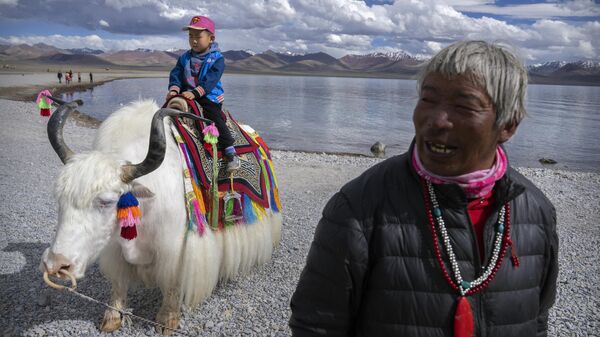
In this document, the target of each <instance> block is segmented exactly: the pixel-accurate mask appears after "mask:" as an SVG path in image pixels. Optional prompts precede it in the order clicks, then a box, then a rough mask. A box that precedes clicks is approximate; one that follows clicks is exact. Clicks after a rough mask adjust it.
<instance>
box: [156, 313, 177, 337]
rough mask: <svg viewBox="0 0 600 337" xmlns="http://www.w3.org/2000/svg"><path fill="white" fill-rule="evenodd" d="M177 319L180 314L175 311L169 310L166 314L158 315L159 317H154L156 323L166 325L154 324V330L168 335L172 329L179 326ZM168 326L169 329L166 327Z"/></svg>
mask: <svg viewBox="0 0 600 337" xmlns="http://www.w3.org/2000/svg"><path fill="white" fill-rule="evenodd" d="M179 319H180V315H179V313H176V312H171V313H167V314H166V315H164V316H163V315H159V317H157V318H156V320H157V321H158V323H160V324H162V325H164V326H166V328H165V327H163V326H158V325H157V326H156V332H157V333H159V334H162V335H165V336H168V335H170V334H172V333H173V330H175V329H177V328H178V327H179ZM168 328H169V329H168Z"/></svg>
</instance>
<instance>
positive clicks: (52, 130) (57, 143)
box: [47, 96, 83, 164]
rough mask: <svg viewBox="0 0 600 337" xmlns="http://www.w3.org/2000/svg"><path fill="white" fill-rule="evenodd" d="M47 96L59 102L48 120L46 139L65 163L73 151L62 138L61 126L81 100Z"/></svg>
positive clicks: (80, 103)
mask: <svg viewBox="0 0 600 337" xmlns="http://www.w3.org/2000/svg"><path fill="white" fill-rule="evenodd" d="M47 97H48V98H50V99H51V100H53V101H54V102H56V103H59V104H60V106H59V107H58V109H56V111H55V112H54V113H53V114H52V117H50V120H49V121H48V127H47V132H48V140H50V144H51V145H52V148H53V149H54V151H55V152H56V154H57V155H58V157H59V158H60V160H61V161H62V162H63V164H66V163H67V161H68V160H69V158H71V157H72V156H73V155H74V154H75V153H74V152H73V151H71V149H70V148H69V147H68V146H67V144H66V143H65V139H64V138H63V127H64V126H65V122H66V121H67V118H69V114H71V112H73V110H75V109H77V107H78V106H79V105H83V101H81V100H79V99H78V100H76V101H73V102H65V101H63V100H60V99H58V98H54V97H52V96H47Z"/></svg>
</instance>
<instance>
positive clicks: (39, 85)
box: [0, 69, 168, 102]
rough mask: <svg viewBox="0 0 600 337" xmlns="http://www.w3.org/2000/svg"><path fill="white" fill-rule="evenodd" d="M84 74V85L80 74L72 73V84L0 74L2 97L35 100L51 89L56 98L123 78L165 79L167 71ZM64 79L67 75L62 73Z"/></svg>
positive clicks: (45, 76) (49, 76) (50, 76)
mask: <svg viewBox="0 0 600 337" xmlns="http://www.w3.org/2000/svg"><path fill="white" fill-rule="evenodd" d="M86 70H87V71H85V72H82V73H81V82H78V81H77V72H76V71H74V72H73V77H74V79H73V81H72V82H71V83H70V84H66V83H65V79H64V77H63V79H62V83H58V78H57V76H56V72H54V71H53V72H44V73H41V72H0V98H3V99H9V100H15V101H26V102H27V101H32V100H34V99H35V98H36V96H37V94H38V93H39V92H40V91H42V90H44V89H49V90H50V92H52V94H54V95H60V94H62V93H65V92H75V91H84V90H86V89H89V88H92V87H94V86H98V85H101V84H103V83H106V82H109V81H114V80H116V79H124V78H140V77H165V76H167V74H168V73H167V72H165V71H161V72H158V71H122V70H105V69H92V70H89V69H86ZM90 72H92V74H93V82H90V79H89V73H90ZM63 76H64V74H63Z"/></svg>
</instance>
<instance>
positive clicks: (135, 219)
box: [117, 192, 142, 240]
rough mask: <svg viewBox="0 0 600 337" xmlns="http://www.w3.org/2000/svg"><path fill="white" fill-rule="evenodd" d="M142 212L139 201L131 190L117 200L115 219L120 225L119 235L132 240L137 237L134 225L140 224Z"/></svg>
mask: <svg viewBox="0 0 600 337" xmlns="http://www.w3.org/2000/svg"><path fill="white" fill-rule="evenodd" d="M141 216H142V213H141V211H140V208H139V202H138V200H137V199H136V197H135V196H134V195H133V193H131V192H127V193H125V194H123V195H121V197H120V198H119V202H117V221H118V223H119V226H121V237H123V238H124V239H127V240H133V239H135V238H136V237H137V228H136V226H137V225H139V224H140V219H141Z"/></svg>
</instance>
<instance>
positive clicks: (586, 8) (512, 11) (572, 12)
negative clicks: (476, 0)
mask: <svg viewBox="0 0 600 337" xmlns="http://www.w3.org/2000/svg"><path fill="white" fill-rule="evenodd" d="M457 9H459V10H462V11H465V12H472V13H473V12H477V13H487V14H494V15H508V16H512V17H516V18H529V19H543V18H553V17H574V16H579V17H594V16H599V15H600V7H599V6H598V5H597V4H595V3H594V2H593V1H589V0H575V1H568V2H565V3H537V4H525V5H511V6H495V5H494V4H493V3H492V4H481V5H479V4H474V5H463V4H460V5H457Z"/></svg>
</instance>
